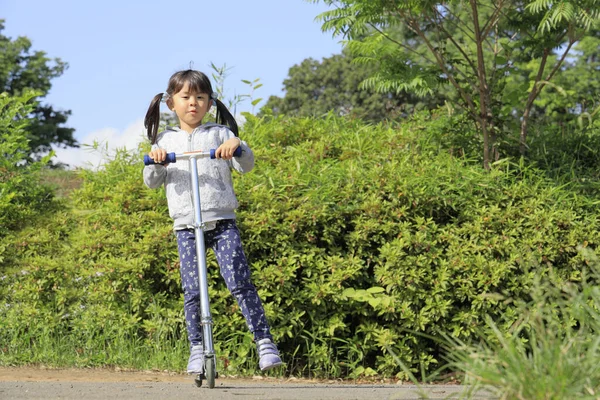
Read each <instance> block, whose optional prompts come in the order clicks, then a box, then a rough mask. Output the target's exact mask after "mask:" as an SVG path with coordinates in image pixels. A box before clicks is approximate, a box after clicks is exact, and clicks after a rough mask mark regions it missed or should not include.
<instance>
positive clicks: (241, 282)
mask: <svg viewBox="0 0 600 400" xmlns="http://www.w3.org/2000/svg"><path fill="white" fill-rule="evenodd" d="M175 234H176V236H177V247H178V250H179V261H180V263H181V267H180V272H181V286H182V288H183V299H184V306H183V310H184V314H185V320H186V326H187V331H188V339H189V341H190V345H192V346H194V345H197V344H201V343H202V325H201V324H200V289H199V284H198V267H197V261H196V259H197V257H196V237H195V233H194V230H192V229H185V230H178V231H175ZM204 241H205V245H206V248H207V249H208V248H209V247H210V248H212V249H213V251H214V252H215V255H216V256H217V262H218V264H219V268H220V270H221V276H222V277H223V279H225V283H226V284H227V288H228V289H229V291H230V292H231V294H232V295H233V296H234V297H235V299H236V300H237V303H238V305H239V307H240V309H241V310H242V314H243V315H244V318H245V319H246V324H247V325H248V329H250V332H252V334H253V335H254V340H255V341H258V340H260V339H264V338H269V339H272V337H271V333H270V330H269V324H268V323H267V319H266V317H265V310H264V308H263V305H262V302H261V300H260V297H259V296H258V293H257V291H256V288H255V287H254V285H253V284H252V281H251V279H250V269H249V267H248V262H247V260H246V255H245V254H244V251H243V249H242V241H241V239H240V231H239V229H238V227H237V225H236V223H235V220H233V219H226V220H219V221H217V223H216V227H215V229H213V230H210V231H206V232H204Z"/></svg>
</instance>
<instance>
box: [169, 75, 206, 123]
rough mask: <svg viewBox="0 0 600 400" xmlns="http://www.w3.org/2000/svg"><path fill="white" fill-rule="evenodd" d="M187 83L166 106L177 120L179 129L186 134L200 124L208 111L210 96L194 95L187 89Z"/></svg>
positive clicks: (203, 94)
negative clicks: (173, 112)
mask: <svg viewBox="0 0 600 400" xmlns="http://www.w3.org/2000/svg"><path fill="white" fill-rule="evenodd" d="M189 86H190V85H189V83H186V84H185V85H184V86H183V88H181V90H180V91H179V92H177V93H175V94H174V95H172V96H171V97H170V98H169V100H167V106H168V107H169V108H170V109H171V110H173V111H175V114H177V118H179V127H180V128H181V129H183V130H184V131H186V132H188V133H192V131H193V130H194V129H195V128H197V127H198V126H200V125H201V124H202V119H203V118H204V116H205V115H206V113H207V112H208V110H209V109H210V104H211V101H210V96H209V95H208V94H206V93H195V92H191V91H190V89H189Z"/></svg>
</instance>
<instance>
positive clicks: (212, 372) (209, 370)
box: [204, 357, 217, 389]
mask: <svg viewBox="0 0 600 400" xmlns="http://www.w3.org/2000/svg"><path fill="white" fill-rule="evenodd" d="M204 375H205V376H206V383H207V384H208V388H209V389H213V388H214V387H215V378H216V377H217V371H216V365H215V358H214V357H207V358H206V359H205V360H204Z"/></svg>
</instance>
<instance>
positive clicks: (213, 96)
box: [210, 92, 218, 100]
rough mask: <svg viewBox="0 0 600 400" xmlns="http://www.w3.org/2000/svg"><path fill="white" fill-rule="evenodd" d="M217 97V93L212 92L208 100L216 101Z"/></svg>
mask: <svg viewBox="0 0 600 400" xmlns="http://www.w3.org/2000/svg"><path fill="white" fill-rule="evenodd" d="M217 97H218V94H217V92H212V93H211V94H210V98H211V99H213V100H216V99H217Z"/></svg>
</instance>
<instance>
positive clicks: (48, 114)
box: [0, 19, 78, 159]
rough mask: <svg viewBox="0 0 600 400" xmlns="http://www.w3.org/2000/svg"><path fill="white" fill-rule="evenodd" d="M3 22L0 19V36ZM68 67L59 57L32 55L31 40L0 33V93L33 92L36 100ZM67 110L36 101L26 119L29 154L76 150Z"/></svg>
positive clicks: (39, 52) (38, 156) (15, 94)
mask: <svg viewBox="0 0 600 400" xmlns="http://www.w3.org/2000/svg"><path fill="white" fill-rule="evenodd" d="M3 29H4V20H2V19H0V33H1V32H2V30H3ZM66 68H67V64H66V63H65V62H63V61H62V60H61V59H59V58H54V59H50V58H48V57H47V56H46V53H45V52H43V51H35V52H31V41H30V40H29V39H27V38H26V37H18V38H16V39H15V40H12V39H11V38H9V37H6V36H3V35H1V34H0V92H7V93H8V94H9V95H14V96H20V95H22V94H24V93H25V92H26V91H27V90H35V91H36V92H37V94H38V96H37V97H38V98H39V99H43V98H44V97H45V96H46V95H47V94H48V92H49V91H50V89H51V87H52V84H51V80H52V79H54V78H57V77H59V76H61V75H62V74H63V72H64V71H65V69H66ZM70 114H71V112H70V111H62V110H61V111H59V110H55V109H54V107H53V106H51V105H49V104H43V103H42V102H41V101H40V100H38V101H36V102H35V105H34V107H33V108H32V109H30V110H29V114H28V115H26V116H25V115H24V116H23V117H27V118H29V119H31V121H30V123H29V124H28V126H27V128H26V129H27V133H28V137H27V139H28V146H29V148H30V150H31V153H33V154H34V155H37V158H38V159H39V158H40V157H41V156H43V155H46V154H48V153H49V152H50V151H51V150H52V147H51V146H52V145H56V146H59V147H78V144H77V141H76V140H75V139H74V138H73V132H74V129H73V128H67V127H65V126H64V124H65V123H66V122H67V119H68V117H69V115H70Z"/></svg>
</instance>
